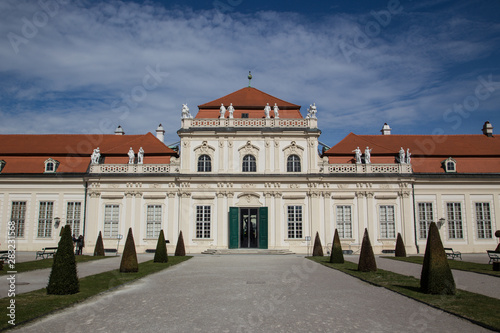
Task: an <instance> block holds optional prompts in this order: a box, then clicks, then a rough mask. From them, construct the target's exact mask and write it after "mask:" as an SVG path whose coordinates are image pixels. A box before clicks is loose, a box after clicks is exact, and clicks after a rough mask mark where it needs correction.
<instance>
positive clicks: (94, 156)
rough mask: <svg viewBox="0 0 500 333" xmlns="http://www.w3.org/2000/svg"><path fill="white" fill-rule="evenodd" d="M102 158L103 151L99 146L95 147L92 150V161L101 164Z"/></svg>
mask: <svg viewBox="0 0 500 333" xmlns="http://www.w3.org/2000/svg"><path fill="white" fill-rule="evenodd" d="M100 158H101V151H100V150H99V147H97V148H96V149H94V151H93V152H92V156H91V157H90V159H91V163H92V164H99V160H100Z"/></svg>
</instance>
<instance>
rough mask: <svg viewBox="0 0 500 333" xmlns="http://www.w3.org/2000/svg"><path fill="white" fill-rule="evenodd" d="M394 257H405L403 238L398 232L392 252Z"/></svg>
mask: <svg viewBox="0 0 500 333" xmlns="http://www.w3.org/2000/svg"><path fill="white" fill-rule="evenodd" d="M394 255H395V256H396V257H406V249H405V243H404V242H403V237H401V234H400V233H399V232H398V239H397V240H396V251H394Z"/></svg>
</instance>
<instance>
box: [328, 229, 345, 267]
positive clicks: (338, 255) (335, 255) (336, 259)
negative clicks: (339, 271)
mask: <svg viewBox="0 0 500 333" xmlns="http://www.w3.org/2000/svg"><path fill="white" fill-rule="evenodd" d="M330 262H331V263H334V264H343V263H344V252H342V244H340V237H339V232H338V231H337V229H335V234H334V235H333V245H332V254H331V255H330Z"/></svg>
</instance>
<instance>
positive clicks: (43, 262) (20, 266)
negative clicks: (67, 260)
mask: <svg viewBox="0 0 500 333" xmlns="http://www.w3.org/2000/svg"><path fill="white" fill-rule="evenodd" d="M104 258H109V257H94V256H75V260H76V263H79V262H86V261H91V260H98V259H104ZM53 262H54V259H52V258H50V259H39V260H33V261H26V262H19V263H16V265H15V268H14V270H15V271H16V272H18V273H23V272H28V271H34V270H36V269H44V268H52V263H53ZM10 270H11V269H10V268H9V267H8V264H7V261H5V263H4V266H3V270H2V271H0V276H2V275H5V274H7V271H10Z"/></svg>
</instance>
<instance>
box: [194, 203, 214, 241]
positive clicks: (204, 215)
mask: <svg viewBox="0 0 500 333" xmlns="http://www.w3.org/2000/svg"><path fill="white" fill-rule="evenodd" d="M210 220H211V207H210V206H196V238H210Z"/></svg>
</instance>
